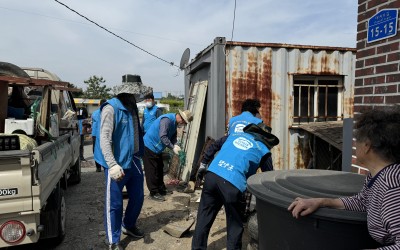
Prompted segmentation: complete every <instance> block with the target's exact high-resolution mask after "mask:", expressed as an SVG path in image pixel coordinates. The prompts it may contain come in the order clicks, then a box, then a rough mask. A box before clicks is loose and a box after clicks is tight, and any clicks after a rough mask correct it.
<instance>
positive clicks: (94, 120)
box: [92, 99, 107, 172]
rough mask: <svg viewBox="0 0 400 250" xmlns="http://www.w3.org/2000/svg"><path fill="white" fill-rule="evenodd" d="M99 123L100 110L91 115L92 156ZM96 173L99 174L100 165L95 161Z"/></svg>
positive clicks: (101, 103) (101, 102)
mask: <svg viewBox="0 0 400 250" xmlns="http://www.w3.org/2000/svg"><path fill="white" fill-rule="evenodd" d="M106 101H107V100H104V99H102V100H100V106H101V105H103V103H105V102H106ZM99 123H100V108H98V109H96V110H95V111H94V112H93V114H92V143H93V155H94V150H95V148H96V138H97V136H99ZM94 162H95V164H96V172H101V165H100V164H99V163H98V162H97V161H96V160H95V161H94Z"/></svg>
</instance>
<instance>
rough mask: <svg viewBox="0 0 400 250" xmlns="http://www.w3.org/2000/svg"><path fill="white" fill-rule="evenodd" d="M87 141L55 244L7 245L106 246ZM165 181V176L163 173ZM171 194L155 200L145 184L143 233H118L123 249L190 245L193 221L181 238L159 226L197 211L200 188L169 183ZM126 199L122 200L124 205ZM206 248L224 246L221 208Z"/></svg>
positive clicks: (98, 178) (99, 176)
mask: <svg viewBox="0 0 400 250" xmlns="http://www.w3.org/2000/svg"><path fill="white" fill-rule="evenodd" d="M91 152H92V147H91V145H86V146H85V158H86V159H87V160H88V161H87V162H85V163H84V164H83V168H82V182H81V183H80V184H78V185H75V186H71V187H69V188H68V189H67V192H66V204H67V223H66V237H65V239H64V241H63V242H62V243H61V244H60V245H59V246H57V247H49V246H47V245H46V244H47V243H40V244H36V245H29V246H24V247H14V248H9V249H30V250H32V249H57V250H71V249H74V250H80V249H82V250H89V249H107V246H106V245H105V243H104V241H105V231H104V226H103V204H104V174H103V173H97V172H95V167H94V163H93V155H92V153H91ZM165 181H166V183H168V181H169V180H168V178H167V176H166V179H165ZM167 187H168V189H170V190H173V194H171V195H167V196H166V197H167V198H166V199H167V200H166V201H165V202H162V203H161V202H156V201H153V200H150V199H148V195H149V193H148V190H147V187H146V186H145V188H144V190H145V199H144V204H143V208H142V211H141V214H140V216H139V220H138V225H139V227H140V228H141V229H142V230H143V231H144V233H145V237H144V238H142V239H135V238H131V237H129V236H125V235H122V237H121V244H122V246H123V247H125V249H127V250H133V249H142V250H147V249H149V250H164V249H165V250H167V249H190V246H191V240H192V235H193V232H194V226H195V225H193V226H192V227H191V228H190V230H189V231H188V232H187V233H186V234H184V235H183V236H182V237H181V238H177V237H173V236H171V235H169V234H167V233H166V232H165V231H164V230H163V229H162V228H163V227H164V226H165V225H167V224H170V223H180V224H184V223H186V224H187V223H188V219H189V220H190V219H193V218H194V217H195V216H196V214H197V207H198V203H197V202H196V201H197V200H198V198H199V197H200V192H201V191H200V190H196V192H195V193H191V194H187V193H183V192H179V190H181V188H180V187H179V186H173V185H169V186H167ZM126 204H127V200H126V199H125V200H124V205H126ZM248 242H249V237H248V234H247V230H246V229H245V232H244V235H243V248H242V249H246V246H247V243H248ZM208 245H209V246H208V249H210V250H213V249H215V250H216V249H218V250H219V249H226V221H225V213H224V211H223V209H222V210H221V211H220V212H219V214H218V216H217V218H216V220H215V222H214V224H213V226H212V228H211V232H210V235H209V240H208Z"/></svg>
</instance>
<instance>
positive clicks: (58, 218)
mask: <svg viewBox="0 0 400 250" xmlns="http://www.w3.org/2000/svg"><path fill="white" fill-rule="evenodd" d="M66 214H67V210H66V206H65V196H64V189H62V188H61V184H60V183H58V184H57V187H56V188H55V190H54V191H53V193H52V194H51V195H50V197H49V198H48V201H47V205H46V207H45V208H44V210H43V212H42V213H41V214H40V221H41V223H42V225H44V229H45V230H44V231H43V232H42V233H41V234H40V238H41V239H43V240H45V241H44V242H43V243H44V244H45V245H47V246H49V247H52V248H54V247H55V246H57V245H59V244H60V243H61V242H62V241H63V240H64V237H65V223H66Z"/></svg>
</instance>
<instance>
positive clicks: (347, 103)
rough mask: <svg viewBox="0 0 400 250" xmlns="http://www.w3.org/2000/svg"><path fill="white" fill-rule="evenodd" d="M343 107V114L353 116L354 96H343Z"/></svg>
mask: <svg viewBox="0 0 400 250" xmlns="http://www.w3.org/2000/svg"><path fill="white" fill-rule="evenodd" d="M343 106H344V108H345V109H346V110H344V112H345V114H346V115H347V116H348V117H353V112H354V111H353V106H354V98H353V97H351V98H344V104H343Z"/></svg>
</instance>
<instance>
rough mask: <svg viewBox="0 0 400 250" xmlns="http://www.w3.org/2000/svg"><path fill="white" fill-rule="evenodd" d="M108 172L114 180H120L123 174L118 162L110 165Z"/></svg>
mask: <svg viewBox="0 0 400 250" xmlns="http://www.w3.org/2000/svg"><path fill="white" fill-rule="evenodd" d="M108 174H109V175H110V177H111V179H113V180H114V181H120V180H122V178H124V176H125V173H124V170H123V169H122V168H121V166H120V165H118V164H117V165H114V166H112V167H111V168H110V169H109V170H108Z"/></svg>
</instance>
